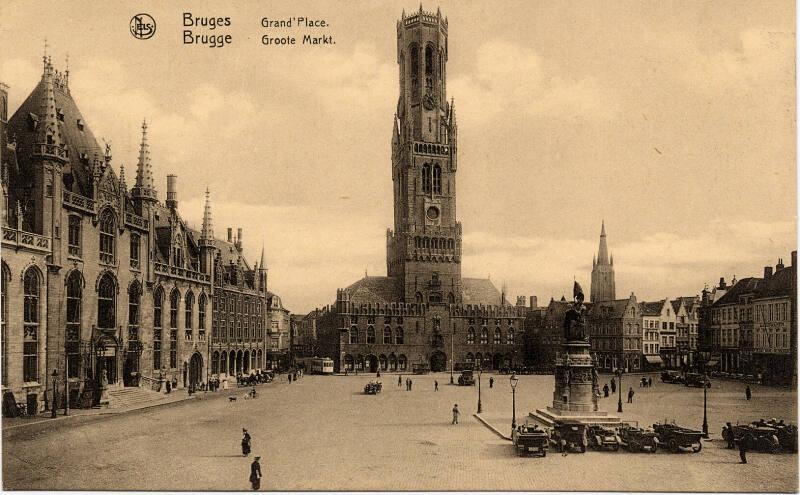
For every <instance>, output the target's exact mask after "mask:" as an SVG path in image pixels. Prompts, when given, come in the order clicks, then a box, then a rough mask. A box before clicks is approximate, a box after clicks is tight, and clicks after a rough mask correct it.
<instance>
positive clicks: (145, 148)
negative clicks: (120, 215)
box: [131, 120, 157, 201]
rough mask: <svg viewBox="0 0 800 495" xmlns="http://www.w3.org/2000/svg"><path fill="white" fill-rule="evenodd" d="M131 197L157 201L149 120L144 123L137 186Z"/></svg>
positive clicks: (137, 168)
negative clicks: (151, 160)
mask: <svg viewBox="0 0 800 495" xmlns="http://www.w3.org/2000/svg"><path fill="white" fill-rule="evenodd" d="M131 195H132V196H133V197H134V198H140V199H150V200H153V201H155V200H156V199H157V198H156V188H155V185H154V184H153V167H152V164H151V163H150V145H149V144H148V142H147V120H144V121H142V144H141V145H140V146H139V162H138V163H137V164H136V184H135V186H134V187H133V191H131Z"/></svg>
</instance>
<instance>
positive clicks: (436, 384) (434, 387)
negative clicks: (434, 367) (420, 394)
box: [433, 380, 439, 392]
mask: <svg viewBox="0 0 800 495" xmlns="http://www.w3.org/2000/svg"><path fill="white" fill-rule="evenodd" d="M433 391H434V392H438V391H439V381H438V380H434V381H433Z"/></svg>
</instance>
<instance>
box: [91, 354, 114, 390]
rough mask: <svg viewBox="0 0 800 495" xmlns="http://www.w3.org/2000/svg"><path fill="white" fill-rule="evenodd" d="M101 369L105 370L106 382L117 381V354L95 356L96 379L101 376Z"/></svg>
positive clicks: (112, 382)
mask: <svg viewBox="0 0 800 495" xmlns="http://www.w3.org/2000/svg"><path fill="white" fill-rule="evenodd" d="M103 370H105V371H106V373H107V374H106V377H107V378H108V384H109V385H113V384H115V383H117V356H116V355H114V356H101V357H98V358H97V375H95V376H97V379H98V380H99V379H100V377H102V376H103Z"/></svg>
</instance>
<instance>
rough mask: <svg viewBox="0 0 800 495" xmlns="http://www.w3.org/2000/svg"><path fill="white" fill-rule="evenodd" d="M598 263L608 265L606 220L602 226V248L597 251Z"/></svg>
mask: <svg viewBox="0 0 800 495" xmlns="http://www.w3.org/2000/svg"><path fill="white" fill-rule="evenodd" d="M597 264H598V265H608V264H609V263H608V245H607V244H606V222H605V220H604V221H603V223H602V225H601V227H600V248H599V250H598V252H597Z"/></svg>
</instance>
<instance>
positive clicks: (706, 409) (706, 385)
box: [703, 374, 711, 438]
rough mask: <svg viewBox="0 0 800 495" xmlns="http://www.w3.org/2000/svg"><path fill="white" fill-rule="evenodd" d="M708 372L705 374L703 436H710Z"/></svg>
mask: <svg viewBox="0 0 800 495" xmlns="http://www.w3.org/2000/svg"><path fill="white" fill-rule="evenodd" d="M710 385H711V383H709V381H708V374H705V375H703V438H708V387H709V386H710Z"/></svg>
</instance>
